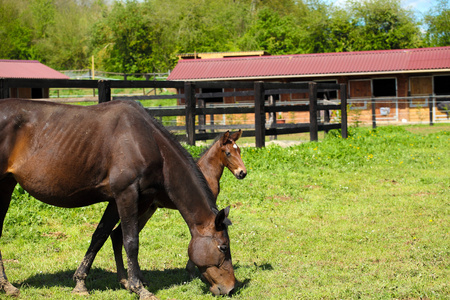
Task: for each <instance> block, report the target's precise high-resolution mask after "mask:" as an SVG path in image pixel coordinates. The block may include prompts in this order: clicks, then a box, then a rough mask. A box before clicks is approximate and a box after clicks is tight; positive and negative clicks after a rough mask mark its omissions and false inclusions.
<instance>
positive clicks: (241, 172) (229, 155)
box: [219, 129, 247, 179]
mask: <svg viewBox="0 0 450 300" xmlns="http://www.w3.org/2000/svg"><path fill="white" fill-rule="evenodd" d="M241 135H242V131H241V130H240V129H239V131H237V132H235V133H233V134H230V132H229V131H227V132H225V133H224V135H223V136H222V137H221V138H220V140H219V143H220V149H221V150H222V151H221V153H220V154H221V155H220V159H221V161H222V164H223V165H224V166H225V167H227V168H228V169H229V170H230V171H231V173H233V174H234V176H235V177H236V178H237V179H244V178H245V176H246V175H247V169H246V168H245V165H244V162H243V161H242V158H241V149H240V148H239V146H238V145H237V144H236V141H237V140H238V139H239V138H240V137H241Z"/></svg>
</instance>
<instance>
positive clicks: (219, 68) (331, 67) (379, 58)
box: [168, 47, 450, 81]
mask: <svg viewBox="0 0 450 300" xmlns="http://www.w3.org/2000/svg"><path fill="white" fill-rule="evenodd" d="M425 71H428V72H429V71H447V72H450V47H436V48H421V49H401V50H378V51H361V52H340V53H320V54H296V55H278V56H260V57H240V58H220V59H189V60H179V61H178V64H177V65H176V67H175V68H174V69H173V71H172V72H171V73H170V75H169V77H168V80H192V81H200V80H230V79H268V78H300V77H312V76H333V75H362V74H388V73H401V72H425Z"/></svg>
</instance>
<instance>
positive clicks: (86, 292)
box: [72, 289, 89, 296]
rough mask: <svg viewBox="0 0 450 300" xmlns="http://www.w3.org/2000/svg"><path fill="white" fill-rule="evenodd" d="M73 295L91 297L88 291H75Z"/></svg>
mask: <svg viewBox="0 0 450 300" xmlns="http://www.w3.org/2000/svg"><path fill="white" fill-rule="evenodd" d="M72 294H74V295H79V296H89V292H88V291H78V290H75V289H73V290H72Z"/></svg>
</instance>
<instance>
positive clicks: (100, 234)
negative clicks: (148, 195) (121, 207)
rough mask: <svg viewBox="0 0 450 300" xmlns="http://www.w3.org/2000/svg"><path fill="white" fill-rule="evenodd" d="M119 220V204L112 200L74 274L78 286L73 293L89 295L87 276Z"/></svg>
mask: <svg viewBox="0 0 450 300" xmlns="http://www.w3.org/2000/svg"><path fill="white" fill-rule="evenodd" d="M118 221H119V214H118V213H117V206H116V203H115V202H110V203H109V204H108V206H107V207H106V210H105V212H104V213H103V217H102V219H101V220H100V223H98V225H97V228H96V229H95V232H94V234H93V235H92V240H91V244H90V245H89V249H88V250H87V252H86V255H85V256H84V258H83V261H82V262H81V264H80V266H79V267H78V269H77V270H76V272H75V274H74V275H73V279H74V280H75V281H76V286H75V288H74V289H73V291H72V293H75V294H81V295H87V294H88V290H87V288H86V277H87V275H88V273H89V270H90V269H91V266H92V263H93V262H94V259H95V256H96V255H97V253H98V251H100V249H101V248H102V246H103V244H104V243H105V241H106V240H107V239H108V237H109V235H110V234H111V231H112V230H113V228H114V226H116V224H117V222H118Z"/></svg>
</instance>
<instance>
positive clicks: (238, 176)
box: [234, 170, 247, 179]
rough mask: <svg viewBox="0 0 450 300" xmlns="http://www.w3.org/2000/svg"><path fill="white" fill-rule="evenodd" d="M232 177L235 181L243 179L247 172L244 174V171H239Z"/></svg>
mask: <svg viewBox="0 0 450 300" xmlns="http://www.w3.org/2000/svg"><path fill="white" fill-rule="evenodd" d="M234 176H235V177H236V178H237V179H244V178H245V176H247V172H245V171H244V170H241V171H239V172H236V173H235V174H234Z"/></svg>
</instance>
